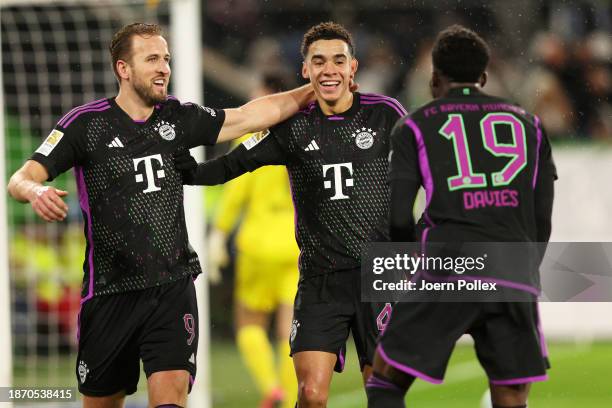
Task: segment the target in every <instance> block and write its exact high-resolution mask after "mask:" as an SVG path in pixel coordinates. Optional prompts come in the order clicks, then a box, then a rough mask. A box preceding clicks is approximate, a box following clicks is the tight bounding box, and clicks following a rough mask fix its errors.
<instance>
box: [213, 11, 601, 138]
mask: <svg viewBox="0 0 612 408" xmlns="http://www.w3.org/2000/svg"><path fill="white" fill-rule="evenodd" d="M611 10H612V7H611V6H610V2H608V1H597V0H592V1H586V0H585V1H524V0H518V1H512V2H508V1H495V0H494V1H487V2H482V1H469V0H468V1H461V2H454V1H453V2H450V1H418V2H417V1H385V2H371V1H365V0H357V1H334V2H331V1H316V0H314V1H308V2H305V1H298V0H285V1H274V0H270V1H265V2H262V1H256V0H229V1H228V0H207V1H206V12H205V15H204V18H205V19H204V25H203V41H204V46H205V50H206V52H205V59H204V72H205V80H206V82H205V86H206V88H205V89H206V103H207V104H209V105H212V106H227V105H228V104H229V105H231V104H237V103H240V102H242V101H243V100H245V99H246V98H247V95H249V90H250V89H251V88H253V87H254V86H255V85H254V83H255V81H256V76H255V75H253V74H254V73H261V72H264V71H266V70H285V71H287V72H288V73H291V74H293V75H294V77H295V79H296V82H298V83H302V82H303V80H302V79H301V77H300V76H299V75H298V74H299V72H300V67H301V61H302V59H301V55H300V43H301V38H302V35H303V34H304V32H305V31H306V30H307V29H308V28H309V27H310V26H311V25H313V24H316V23H317V22H320V21H327V20H334V21H338V22H340V23H342V24H343V25H345V26H346V27H347V28H348V29H349V30H350V31H351V32H352V33H353V36H354V40H355V43H356V53H357V58H358V60H359V64H360V65H359V71H358V75H357V81H358V82H359V84H360V86H361V89H363V90H364V91H367V92H374V93H382V94H386V95H389V96H393V97H395V98H397V99H398V100H399V101H401V102H402V104H404V106H405V107H406V108H407V109H408V110H409V111H410V110H411V109H415V108H417V107H418V106H419V105H421V104H423V103H425V102H427V101H428V100H429V99H430V95H429V89H428V81H429V75H430V72H431V58H430V51H431V46H432V43H433V39H434V38H435V35H436V33H437V32H438V31H439V30H441V29H443V28H444V27H446V26H448V25H450V24H454V23H462V24H465V25H467V26H468V27H471V28H473V29H475V30H476V31H477V32H479V33H480V34H481V35H483V36H484V37H485V38H486V39H487V41H489V44H490V45H491V49H492V61H491V64H490V69H489V83H488V85H487V86H486V89H485V90H486V91H487V92H489V93H492V94H497V95H500V96H505V97H508V98H510V99H512V100H514V101H516V102H518V103H519V104H521V105H522V106H524V107H525V108H526V109H527V110H529V111H532V112H534V113H536V114H538V115H540V116H541V119H542V121H543V123H544V124H545V126H546V128H547V129H548V132H549V134H550V136H551V137H552V138H554V139H568V138H576V139H612V108H611V105H610V94H611V92H612V73H611V72H612V71H611V59H610V58H611V56H612V37H611V29H612V13H611Z"/></svg>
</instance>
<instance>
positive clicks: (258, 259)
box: [208, 71, 299, 408]
mask: <svg viewBox="0 0 612 408" xmlns="http://www.w3.org/2000/svg"><path fill="white" fill-rule="evenodd" d="M291 82H293V81H292V78H291V77H290V76H289V75H287V74H285V73H283V72H280V71H268V72H265V73H264V74H263V75H262V79H261V84H260V86H258V87H257V88H256V89H255V91H254V95H253V97H258V96H263V95H268V94H271V93H274V92H281V91H283V90H286V89H287V85H288V84H290V83H291ZM251 136H252V134H249V135H246V136H245V137H244V140H246V139H248V138H249V137H251ZM240 140H241V141H243V140H242V138H241V139H240ZM212 224H213V228H212V231H211V235H210V238H209V240H208V242H209V251H208V254H209V260H211V261H212V260H213V259H215V260H217V264H216V265H211V267H212V269H216V270H218V269H219V267H220V266H224V265H225V264H227V262H228V261H229V254H228V253H227V250H226V248H227V238H228V237H229V235H230V234H231V233H232V231H233V230H234V228H235V227H236V226H237V225H239V226H238V229H237V232H236V235H235V243H236V259H235V265H236V279H235V288H234V323H235V326H236V343H237V345H238V350H239V351H240V355H241V357H242V360H243V361H244V362H245V364H246V366H247V368H248V371H249V373H250V374H251V377H252V378H253V379H254V380H255V384H256V385H257V388H258V390H259V392H260V394H261V396H262V401H261V403H260V405H259V406H260V408H272V407H276V406H277V405H274V404H278V406H279V407H285V408H293V407H294V405H295V398H296V396H297V380H296V378H295V372H294V370H293V361H292V360H291V357H290V356H289V352H290V350H289V329H290V327H291V316H292V312H293V300H294V299H295V292H296V288H297V282H298V277H299V272H298V268H297V261H298V255H299V249H298V247H297V245H296V243H295V239H294V227H293V202H292V201H291V192H290V189H289V180H288V179H287V170H286V169H285V168H284V167H280V166H266V167H263V168H260V169H258V170H257V171H255V172H253V173H250V174H245V175H243V176H242V177H239V178H237V179H234V180H232V181H231V182H229V183H227V184H225V186H224V188H223V193H222V195H221V199H220V204H219V207H218V208H217V211H216V215H215V219H214V220H213V223H212ZM262 231H265V234H262ZM272 314H274V315H275V326H276V330H275V333H276V339H277V340H278V359H275V358H274V348H273V347H272V345H271V344H270V340H269V339H268V333H267V332H268V326H269V323H270V317H271V315H272ZM275 360H277V361H275Z"/></svg>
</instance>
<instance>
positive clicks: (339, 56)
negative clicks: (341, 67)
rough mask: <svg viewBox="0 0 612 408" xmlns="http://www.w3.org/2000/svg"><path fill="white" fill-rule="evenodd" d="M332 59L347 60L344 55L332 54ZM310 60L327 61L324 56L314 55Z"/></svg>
mask: <svg viewBox="0 0 612 408" xmlns="http://www.w3.org/2000/svg"><path fill="white" fill-rule="evenodd" d="M332 58H334V59H339V58H345V59H346V58H347V56H346V54H334V55H333V56H332ZM310 59H311V60H314V59H322V60H325V59H327V58H326V57H325V55H323V54H314V55H313V56H312V57H311V58H310Z"/></svg>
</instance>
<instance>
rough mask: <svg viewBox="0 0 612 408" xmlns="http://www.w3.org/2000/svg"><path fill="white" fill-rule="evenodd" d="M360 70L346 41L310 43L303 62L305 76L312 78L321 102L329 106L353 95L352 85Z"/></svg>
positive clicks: (311, 81) (303, 74)
mask: <svg viewBox="0 0 612 408" xmlns="http://www.w3.org/2000/svg"><path fill="white" fill-rule="evenodd" d="M356 71H357V60H356V59H355V58H353V57H352V55H351V53H350V50H349V46H348V44H347V43H346V42H344V41H342V40H339V39H334V40H317V41H315V42H313V43H312V44H310V46H309V47H308V53H307V54H306V58H305V61H304V63H303V65H302V76H303V77H304V78H306V79H309V80H310V83H311V84H312V86H313V87H314V91H315V95H316V96H317V99H319V101H324V102H325V103H327V104H328V105H330V106H333V105H335V104H336V103H337V102H338V101H340V100H342V99H344V98H346V97H348V96H350V90H349V85H350V82H351V79H353V77H354V76H355V72H356Z"/></svg>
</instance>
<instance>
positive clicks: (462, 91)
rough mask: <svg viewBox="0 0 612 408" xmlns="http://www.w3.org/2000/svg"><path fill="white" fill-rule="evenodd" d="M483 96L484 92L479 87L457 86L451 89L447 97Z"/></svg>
mask: <svg viewBox="0 0 612 408" xmlns="http://www.w3.org/2000/svg"><path fill="white" fill-rule="evenodd" d="M475 95H482V90H481V89H480V88H479V87H477V86H457V87H454V88H451V89H450V90H449V91H448V93H447V95H446V96H475Z"/></svg>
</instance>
